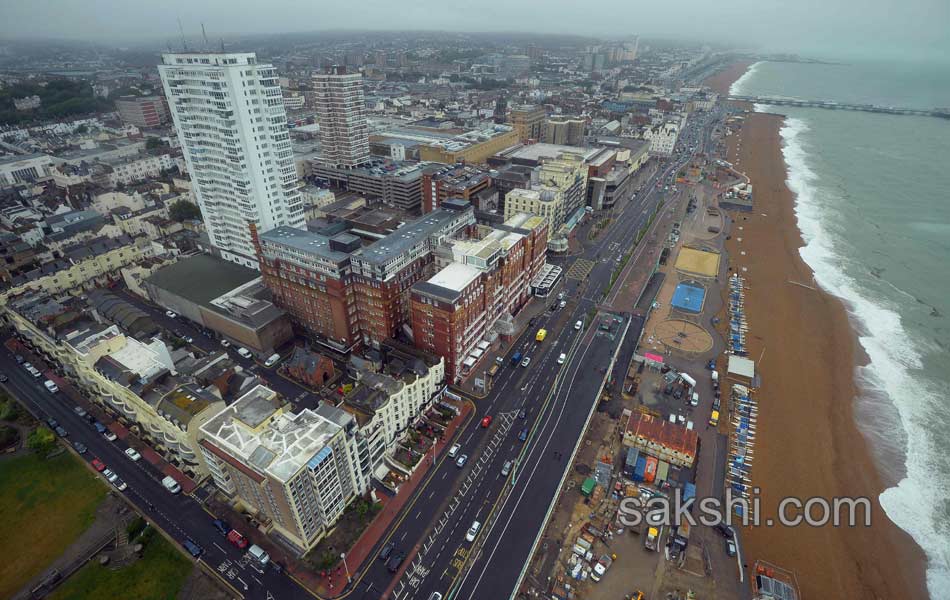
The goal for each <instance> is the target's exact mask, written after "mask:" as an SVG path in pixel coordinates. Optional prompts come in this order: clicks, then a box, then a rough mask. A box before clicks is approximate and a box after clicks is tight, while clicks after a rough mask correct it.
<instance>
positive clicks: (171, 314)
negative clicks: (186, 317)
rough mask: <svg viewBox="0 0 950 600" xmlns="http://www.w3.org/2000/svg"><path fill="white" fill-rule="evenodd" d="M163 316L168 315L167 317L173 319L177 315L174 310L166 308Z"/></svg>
mask: <svg viewBox="0 0 950 600" xmlns="http://www.w3.org/2000/svg"><path fill="white" fill-rule="evenodd" d="M165 316H166V317H168V318H169V319H174V318H176V317H177V316H178V315H177V314H175V312H174V311H171V310H166V311H165Z"/></svg>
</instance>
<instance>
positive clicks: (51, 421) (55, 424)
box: [46, 417, 59, 429]
mask: <svg viewBox="0 0 950 600" xmlns="http://www.w3.org/2000/svg"><path fill="white" fill-rule="evenodd" d="M46 424H47V425H49V428H50V429H56V428H57V427H59V422H57V421H56V419H54V418H53V417H50V418H48V419H46Z"/></svg>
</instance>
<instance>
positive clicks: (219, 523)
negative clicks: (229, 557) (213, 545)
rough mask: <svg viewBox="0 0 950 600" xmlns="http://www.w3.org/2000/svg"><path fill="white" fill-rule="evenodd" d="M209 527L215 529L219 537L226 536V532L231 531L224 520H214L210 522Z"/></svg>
mask: <svg viewBox="0 0 950 600" xmlns="http://www.w3.org/2000/svg"><path fill="white" fill-rule="evenodd" d="M211 525H212V526H213V527H214V528H215V529H217V530H218V533H220V534H221V535H228V532H229V531H231V526H230V525H228V522H227V521H225V520H224V519H215V520H214V521H211Z"/></svg>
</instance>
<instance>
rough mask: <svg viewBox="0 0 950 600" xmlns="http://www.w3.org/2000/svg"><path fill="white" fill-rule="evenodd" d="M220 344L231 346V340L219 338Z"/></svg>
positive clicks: (225, 346)
mask: <svg viewBox="0 0 950 600" xmlns="http://www.w3.org/2000/svg"><path fill="white" fill-rule="evenodd" d="M221 346H223V347H224V348H229V347H230V346H231V342H229V341H227V340H221Z"/></svg>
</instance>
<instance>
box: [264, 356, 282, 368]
mask: <svg viewBox="0 0 950 600" xmlns="http://www.w3.org/2000/svg"><path fill="white" fill-rule="evenodd" d="M279 362H280V354H271V355H270V356H269V357H268V358H267V360H265V361H264V366H265V367H267V368H268V369H269V368H271V367H273V366H274V365H276V364H277V363H279Z"/></svg>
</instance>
